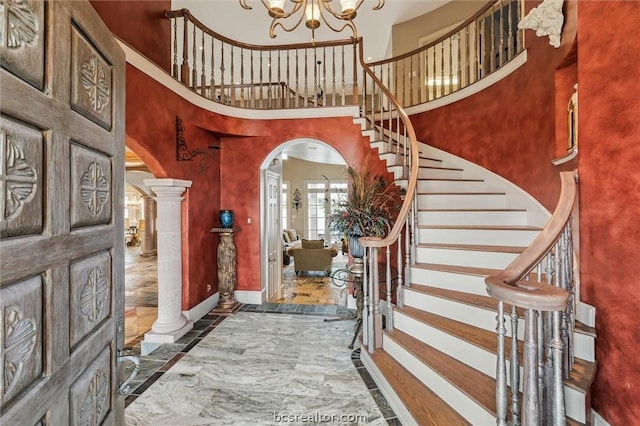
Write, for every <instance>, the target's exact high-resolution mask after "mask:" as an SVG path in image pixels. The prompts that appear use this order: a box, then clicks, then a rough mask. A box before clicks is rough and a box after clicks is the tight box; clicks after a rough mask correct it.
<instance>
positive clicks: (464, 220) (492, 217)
mask: <svg viewBox="0 0 640 426" xmlns="http://www.w3.org/2000/svg"><path fill="white" fill-rule="evenodd" d="M526 221H527V215H526V212H524V211H511V210H498V211H486V210H484V211H466V210H462V211H451V210H435V211H431V210H419V211H418V223H419V224H420V225H526Z"/></svg>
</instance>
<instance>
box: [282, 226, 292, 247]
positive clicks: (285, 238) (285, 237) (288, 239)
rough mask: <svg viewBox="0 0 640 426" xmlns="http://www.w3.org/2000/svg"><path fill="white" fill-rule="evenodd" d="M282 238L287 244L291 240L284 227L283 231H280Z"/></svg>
mask: <svg viewBox="0 0 640 426" xmlns="http://www.w3.org/2000/svg"><path fill="white" fill-rule="evenodd" d="M282 239H283V240H284V242H285V243H287V244H289V243H290V242H291V238H289V233H288V232H287V230H286V229H285V230H284V231H282Z"/></svg>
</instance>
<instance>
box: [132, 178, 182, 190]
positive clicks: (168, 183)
mask: <svg viewBox="0 0 640 426" xmlns="http://www.w3.org/2000/svg"><path fill="white" fill-rule="evenodd" d="M143 182H144V184H145V185H146V186H147V187H149V188H151V189H152V190H153V191H154V192H155V189H154V188H159V187H175V188H184V189H186V188H190V187H191V183H192V182H191V181H190V180H183V179H173V178H165V179H144V180H143Z"/></svg>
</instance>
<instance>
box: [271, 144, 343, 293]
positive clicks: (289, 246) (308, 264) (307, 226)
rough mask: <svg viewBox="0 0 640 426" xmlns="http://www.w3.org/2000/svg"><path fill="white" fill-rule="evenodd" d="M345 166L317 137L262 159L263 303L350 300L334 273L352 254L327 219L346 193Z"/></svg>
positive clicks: (332, 149) (339, 155)
mask: <svg viewBox="0 0 640 426" xmlns="http://www.w3.org/2000/svg"><path fill="white" fill-rule="evenodd" d="M346 168H347V162H346V161H345V159H344V158H343V157H342V155H341V154H340V153H339V152H338V151H336V150H335V149H334V148H333V147H331V146H330V145H328V144H326V143H324V142H322V141H320V140H317V139H302V138H301V139H294V140H291V141H287V142H285V143H283V144H281V145H279V146H278V147H277V148H276V149H274V150H273V151H272V152H271V153H269V155H268V156H267V157H266V158H265V160H264V161H263V163H262V165H261V172H260V179H261V182H260V187H261V202H260V212H261V230H260V237H261V266H262V267H261V300H260V302H271V303H279V304H302V305H334V304H344V303H345V302H346V301H345V299H346V294H343V293H342V291H341V290H342V289H341V288H338V287H335V286H334V285H333V284H332V280H331V276H330V275H331V273H332V272H333V271H335V270H337V269H339V268H343V267H345V266H346V263H347V254H346V253H343V251H342V244H341V241H340V239H341V236H340V235H335V233H332V232H331V230H330V229H329V226H328V225H329V224H328V220H327V218H328V215H329V214H330V211H331V205H332V203H335V202H336V201H337V199H338V197H340V194H342V193H345V192H346ZM274 188H275V190H274ZM303 240H305V241H303ZM303 243H304V245H305V246H304V247H303ZM312 244H315V246H316V247H315V248H314V249H309V248H310V247H311V245H312ZM307 249H309V250H307ZM313 250H316V251H313ZM296 259H297V261H296Z"/></svg>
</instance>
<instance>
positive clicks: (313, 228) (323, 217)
mask: <svg viewBox="0 0 640 426" xmlns="http://www.w3.org/2000/svg"><path fill="white" fill-rule="evenodd" d="M325 190H327V187H326V186H325V183H324V182H307V237H308V238H309V239H310V240H319V239H324V236H325V228H326V222H327V214H326V211H327V209H325Z"/></svg>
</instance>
